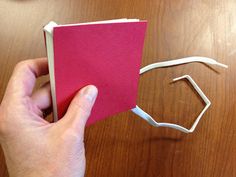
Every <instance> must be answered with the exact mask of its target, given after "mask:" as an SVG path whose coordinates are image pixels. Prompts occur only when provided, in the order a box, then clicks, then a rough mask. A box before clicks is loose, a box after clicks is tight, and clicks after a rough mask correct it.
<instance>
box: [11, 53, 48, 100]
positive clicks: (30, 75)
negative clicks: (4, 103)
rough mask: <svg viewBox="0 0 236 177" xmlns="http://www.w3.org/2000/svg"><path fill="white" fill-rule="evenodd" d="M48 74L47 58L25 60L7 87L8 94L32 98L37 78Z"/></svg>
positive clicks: (19, 64)
mask: <svg viewBox="0 0 236 177" xmlns="http://www.w3.org/2000/svg"><path fill="white" fill-rule="evenodd" d="M46 74H48V61H47V58H37V59H30V60H25V61H22V62H20V63H18V64H17V65H16V67H15V69H14V71H13V74H12V76H11V78H10V81H9V83H8V86H7V92H14V93H17V96H21V97H22V96H30V95H31V94H32V91H33V88H34V85H35V81H36V78H37V77H40V76H42V75H46Z"/></svg>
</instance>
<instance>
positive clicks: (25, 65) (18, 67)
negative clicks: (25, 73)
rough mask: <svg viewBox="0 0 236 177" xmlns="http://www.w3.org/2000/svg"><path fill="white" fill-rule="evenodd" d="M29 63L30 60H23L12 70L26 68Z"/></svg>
mask: <svg viewBox="0 0 236 177" xmlns="http://www.w3.org/2000/svg"><path fill="white" fill-rule="evenodd" d="M30 63H31V60H23V61H20V62H19V63H17V64H16V66H15V68H14V70H15V71H18V70H22V69H25V68H27V66H28V65H29V64H30Z"/></svg>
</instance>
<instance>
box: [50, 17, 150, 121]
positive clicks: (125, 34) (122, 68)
mask: <svg viewBox="0 0 236 177" xmlns="http://www.w3.org/2000/svg"><path fill="white" fill-rule="evenodd" d="M146 25H147V24H146V21H138V22H119V23H104V24H83V25H68V26H63V25H62V26H56V27H54V28H53V50H54V74H55V75H54V76H55V93H56V102H57V116H58V119H60V118H62V117H63V115H64V114H65V112H66V110H67V108H68V106H69V104H70V102H71V100H72V99H73V97H74V96H75V94H76V93H77V91H79V90H80V89H81V88H82V87H84V86H86V85H90V84H93V85H95V86H96V87H97V88H98V97H97V100H96V102H95V105H94V107H93V109H92V112H91V116H90V118H89V120H88V122H87V125H89V124H92V123H94V122H96V121H98V120H101V119H104V118H106V117H108V116H111V115H114V114H116V113H119V112H123V111H127V110H130V109H132V108H134V107H135V106H136V98H137V88H138V80H139V69H140V65H141V58H142V49H143V43H144V36H145V31H146Z"/></svg>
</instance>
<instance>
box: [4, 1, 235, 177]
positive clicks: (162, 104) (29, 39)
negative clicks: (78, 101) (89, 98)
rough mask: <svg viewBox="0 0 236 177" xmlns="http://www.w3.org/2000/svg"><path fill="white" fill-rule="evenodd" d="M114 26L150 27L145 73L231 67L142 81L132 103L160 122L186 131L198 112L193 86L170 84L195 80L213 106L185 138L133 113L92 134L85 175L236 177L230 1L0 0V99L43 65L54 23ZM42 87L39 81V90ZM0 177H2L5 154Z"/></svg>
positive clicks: (96, 127) (157, 74)
mask: <svg viewBox="0 0 236 177" xmlns="http://www.w3.org/2000/svg"><path fill="white" fill-rule="evenodd" d="M116 18H139V19H146V20H148V30H147V33H146V38H145V46H144V50H143V60H142V66H145V65H147V64H150V63H153V62H158V61H164V60H169V59H176V58H181V57H186V56H193V55H198V56H207V57H212V58H215V59H217V60H218V61H219V62H222V63H225V64H227V65H229V68H228V69H222V68H219V67H207V66H206V65H203V64H199V63H193V64H187V65H182V66H176V67H170V68H162V69H157V70H153V71H151V72H148V73H147V74H145V75H143V76H141V78H140V82H139V96H138V104H139V105H140V106H141V107H142V108H143V109H144V110H146V111H147V112H148V113H150V114H151V115H153V117H154V118H155V119H156V120H159V121H165V122H172V123H179V124H182V125H184V126H187V127H190V126H191V124H192V122H193V121H194V119H195V118H196V116H197V115H198V114H199V112H200V111H201V109H202V108H203V107H204V105H203V103H202V102H201V100H200V99H199V97H198V96H197V94H196V93H195V92H193V89H192V88H191V87H190V85H189V84H187V83H186V82H184V81H180V82H177V83H171V80H172V79H173V78H175V77H178V76H181V75H184V74H189V75H191V76H192V77H193V79H194V80H195V81H196V82H197V83H198V84H199V86H200V87H201V88H202V90H203V91H204V93H205V94H206V95H207V96H208V98H209V99H210V100H211V102H212V105H211V107H210V108H209V110H207V112H206V114H205V115H204V116H203V118H202V120H201V121H200V123H199V125H198V127H197V128H196V131H195V132H194V133H192V134H188V135H186V134H183V133H180V132H178V131H176V130H171V129H167V128H155V127H152V126H150V125H149V124H147V123H146V122H145V121H143V120H142V119H140V118H139V117H137V116H136V115H134V114H133V113H132V112H130V111H129V112H125V113H121V114H119V115H116V116H113V117H111V118H108V119H107V120H104V121H101V122H98V123H97V124H95V125H93V126H91V127H88V128H87V129H86V133H85V146H86V158H87V170H86V176H87V177H110V176H111V177H113V176H114V177H156V176H158V177H169V176H171V177H183V176H186V177H199V176H204V177H205V176H206V177H232V176H234V177H235V176H236V136H235V130H236V1H235V0H199V1H197V0H119V1H115V0H96V1H95V0H94V1H93V0H70V1H63V0H48V1H42V0H41V1H40V0H1V1H0V98H1V99H2V97H3V95H4V91H5V88H6V85H7V82H8V80H9V78H10V76H11V73H12V70H13V67H14V65H15V64H16V63H17V62H19V61H21V60H25V59H29V58H37V57H44V56H46V52H45V46H44V38H43V32H42V27H43V26H44V25H45V24H47V23H48V22H49V21H50V20H54V21H55V22H57V23H59V24H64V23H78V22H88V21H96V20H108V19H116ZM47 80H48V77H44V78H41V79H39V81H38V83H37V85H40V84H42V83H44V82H45V81H47ZM104 109H106V108H104ZM78 170H79V169H78ZM0 176H1V177H7V176H8V173H7V169H6V165H5V162H4V156H3V153H2V152H0Z"/></svg>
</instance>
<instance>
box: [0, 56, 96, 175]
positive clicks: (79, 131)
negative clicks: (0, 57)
mask: <svg viewBox="0 0 236 177" xmlns="http://www.w3.org/2000/svg"><path fill="white" fill-rule="evenodd" d="M46 74H48V64H47V59H46V58H41V59H33V60H26V61H23V62H20V63H19V64H18V65H17V66H16V67H15V69H14V71H13V74H12V77H11V78H10V81H9V83H8V86H7V89H6V92H5V95H4V98H3V100H2V103H1V105H0V143H1V145H2V148H3V152H4V154H5V159H6V164H7V167H8V171H9V175H10V176H11V177H49V176H57V177H75V176H76V177H77V176H84V173H85V164H86V163H85V150H84V143H83V138H84V127H85V124H86V121H87V119H88V117H89V115H90V111H91V109H92V106H93V104H94V102H95V100H96V96H97V89H96V87H94V86H86V87H84V88H83V89H81V90H80V91H79V92H78V93H77V95H76V96H75V97H74V99H73V100H72V102H71V104H70V106H69V108H68V110H67V113H66V114H65V116H64V117H63V118H62V119H61V120H59V121H58V122H56V123H49V122H47V121H46V120H44V119H43V112H42V110H44V109H46V108H48V107H50V105H51V96H50V85H49V83H48V84H46V85H44V86H42V87H41V88H40V89H38V90H37V91H36V92H34V93H32V91H33V88H34V85H35V80H36V78H37V77H39V76H42V75H46Z"/></svg>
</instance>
